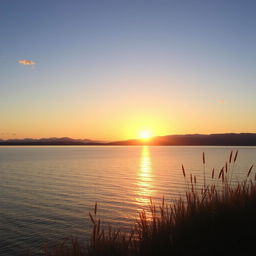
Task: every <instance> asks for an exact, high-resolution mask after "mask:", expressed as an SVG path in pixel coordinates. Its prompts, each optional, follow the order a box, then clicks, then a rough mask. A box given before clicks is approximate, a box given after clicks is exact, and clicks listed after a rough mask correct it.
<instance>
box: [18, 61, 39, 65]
mask: <svg viewBox="0 0 256 256" xmlns="http://www.w3.org/2000/svg"><path fill="white" fill-rule="evenodd" d="M18 62H19V63H20V64H22V65H29V66H31V65H35V64H36V63H35V62H34V61H32V60H19V61H18Z"/></svg>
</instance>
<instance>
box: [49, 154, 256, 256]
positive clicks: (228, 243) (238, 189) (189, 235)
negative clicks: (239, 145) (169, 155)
mask: <svg viewBox="0 0 256 256" xmlns="http://www.w3.org/2000/svg"><path fill="white" fill-rule="evenodd" d="M237 156H238V151H236V153H235V155H234V154H233V151H231V152H230V155H229V159H228V161H227V162H226V163H225V164H224V166H223V167H222V168H221V170H220V171H219V174H218V175H215V169H213V170H212V172H211V179H212V181H211V182H208V183H209V184H207V183H206V170H205V166H206V161H205V154H204V153H203V165H204V170H203V178H204V179H203V184H202V185H201V187H200V185H199V184H197V178H196V176H194V175H192V174H190V175H189V174H188V173H186V171H185V167H184V166H183V165H182V166H181V171H182V175H183V178H184V181H185V184H186V191H185V198H184V197H180V198H179V199H177V200H176V201H175V203H172V204H170V203H167V202H166V200H165V198H163V199H162V202H161V204H160V205H156V204H155V203H154V202H153V200H152V199H150V204H149V206H148V208H149V211H145V210H143V211H141V212H140V213H139V216H138V218H137V220H136V223H135V224H134V226H133V227H132V228H131V232H130V233H128V234H127V233H122V232H120V231H118V230H115V229H113V228H111V227H110V226H109V228H108V229H106V228H103V227H102V225H101V221H100V219H99V217H98V216H97V203H96V204H95V208H94V211H93V213H89V217H90V219H91V222H92V225H93V229H92V236H91V240H90V242H89V244H87V245H83V246H82V245H81V244H80V243H78V241H77V240H76V239H74V238H71V239H69V240H65V241H64V242H63V243H62V244H61V245H60V246H58V247H56V248H54V249H52V250H49V249H48V248H47V247H46V248H45V250H44V255H45V256H60V255H61V256H62V255H64V256H66V255H69V256H81V255H85V256H101V255H104V256H105V255H111V256H119V255H120V256H139V255H140V256H144V255H145V256H153V255H175V256H176V255H179V256H183V255H197V256H200V255H249V253H250V250H251V249H253V250H254V236H252V235H251V231H252V232H255V230H256V218H255V216H256V181H255V180H256V174H255V175H252V172H253V165H252V166H251V167H250V168H249V170H248V171H246V172H245V179H244V181H241V182H238V183H236V184H233V183H232V176H233V169H234V164H235V162H236V159H237ZM250 255H251V254H250Z"/></svg>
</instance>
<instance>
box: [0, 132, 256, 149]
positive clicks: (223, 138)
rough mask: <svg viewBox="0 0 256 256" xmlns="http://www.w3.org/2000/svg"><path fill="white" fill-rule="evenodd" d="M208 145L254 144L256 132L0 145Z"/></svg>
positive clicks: (27, 141)
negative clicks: (144, 139)
mask: <svg viewBox="0 0 256 256" xmlns="http://www.w3.org/2000/svg"><path fill="white" fill-rule="evenodd" d="M145 144H146V145H173V146H174V145H184V146H196V145H198V146H199V145H205V146H206V145H209V146H256V133H224V134H208V135H205V134H185V135H167V136H157V137H153V138H151V139H150V140H148V141H143V140H138V139H136V140H126V141H113V142H104V141H95V140H89V139H72V138H68V137H63V138H42V139H30V138H26V139H9V140H1V139H0V145H106V146H109V145H145Z"/></svg>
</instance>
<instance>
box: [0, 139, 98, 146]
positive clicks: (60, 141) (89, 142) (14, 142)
mask: <svg viewBox="0 0 256 256" xmlns="http://www.w3.org/2000/svg"><path fill="white" fill-rule="evenodd" d="M101 144H102V142H100V141H93V140H88V139H72V138H69V137H63V138H41V139H30V138H26V139H9V140H0V145H101Z"/></svg>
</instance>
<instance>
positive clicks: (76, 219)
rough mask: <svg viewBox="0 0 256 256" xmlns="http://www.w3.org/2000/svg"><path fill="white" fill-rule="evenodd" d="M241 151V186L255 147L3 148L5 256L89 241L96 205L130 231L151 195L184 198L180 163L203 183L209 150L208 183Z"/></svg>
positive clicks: (0, 229) (0, 226) (0, 221)
mask: <svg viewBox="0 0 256 256" xmlns="http://www.w3.org/2000/svg"><path fill="white" fill-rule="evenodd" d="M237 149H238V151H239V153H238V158H237V162H236V163H235V166H234V169H233V173H234V175H233V180H234V181H237V180H241V179H242V178H243V177H245V176H246V174H247V171H248V169H249V168H250V166H251V165H252V164H256V147H210V146H208V147H205V146H202V147H201V146H189V147H186V146H17V147H15V146H11V147H8V146H3V147H0V186H1V190H0V205H1V209H0V255H3V256H5V255H20V252H22V251H24V250H27V249H31V251H32V252H35V253H36V254H39V252H40V248H41V247H42V245H43V244H44V243H49V244H50V245H51V244H54V243H56V242H59V241H60V240H61V239H63V238H65V237H68V236H70V235H74V236H77V237H79V238H80V239H88V238H89V235H90V232H91V231H90V230H91V227H92V225H91V223H90V220H89V216H88V213H89V212H90V211H91V212H92V211H93V209H94V204H95V202H98V214H99V216H100V217H101V219H102V221H103V222H104V223H105V224H108V223H110V224H112V225H114V226H115V227H119V228H121V229H122V230H123V231H126V230H128V229H129V228H130V226H131V225H132V224H133V223H134V221H135V218H136V217H137V216H138V211H139V210H141V209H146V208H147V205H148V203H149V200H150V197H151V198H152V199H153V201H155V202H158V201H159V200H161V198H162V196H163V195H164V196H165V198H166V200H167V201H169V202H172V201H173V200H175V198H177V197H179V196H181V195H182V194H183V193H184V184H185V182H184V177H183V175H182V171H181V164H183V165H184V167H185V169H186V173H187V174H190V173H192V174H193V175H196V177H197V180H198V182H199V183H200V182H202V180H203V163H202V153H203V152H205V156H206V174H207V180H208V179H211V178H210V176H211V171H212V168H213V167H214V168H215V169H216V172H217V173H218V172H219V170H220V169H221V167H223V165H224V164H225V161H226V160H227V159H228V157H229V154H230V151H231V150H237ZM231 168H232V165H231ZM253 171H254V170H253Z"/></svg>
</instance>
